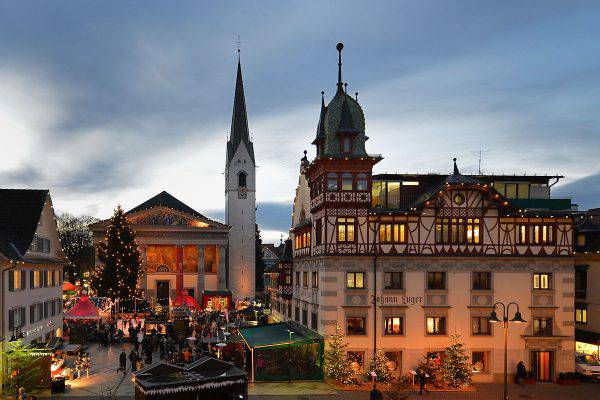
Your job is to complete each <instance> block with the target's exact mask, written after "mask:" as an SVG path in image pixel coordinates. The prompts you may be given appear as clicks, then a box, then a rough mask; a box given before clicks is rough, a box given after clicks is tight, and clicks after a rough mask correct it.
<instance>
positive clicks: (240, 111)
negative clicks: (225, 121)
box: [228, 49, 254, 161]
mask: <svg viewBox="0 0 600 400" xmlns="http://www.w3.org/2000/svg"><path fill="white" fill-rule="evenodd" d="M241 142H244V143H245V144H246V145H247V147H248V152H249V153H250V157H251V158H252V160H253V161H254V150H253V149H252V146H251V143H250V133H249V130H248V114H247V112H246V97H245V95H244V80H243V77H242V63H241V57H240V49H238V64H237V76H236V81H235V97H234V100H233V113H232V116H231V132H230V136H229V143H228V144H229V145H230V148H229V149H228V150H229V155H228V156H229V157H228V158H229V159H231V157H233V155H234V153H235V151H236V150H237V147H238V145H239V144H240V143H241Z"/></svg>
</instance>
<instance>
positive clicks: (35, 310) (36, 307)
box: [29, 303, 44, 324]
mask: <svg viewBox="0 0 600 400" xmlns="http://www.w3.org/2000/svg"><path fill="white" fill-rule="evenodd" d="M43 318H44V304H43V303H36V304H32V305H30V306H29V322H30V323H32V324H33V323H34V322H38V321H41V320H42V319H43Z"/></svg>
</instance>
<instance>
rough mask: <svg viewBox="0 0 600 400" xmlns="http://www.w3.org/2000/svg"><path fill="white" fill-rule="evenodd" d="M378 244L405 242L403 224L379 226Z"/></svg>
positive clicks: (404, 227)
mask: <svg viewBox="0 0 600 400" xmlns="http://www.w3.org/2000/svg"><path fill="white" fill-rule="evenodd" d="M379 242H380V243H404V242H406V225H405V224H381V225H380V226H379Z"/></svg>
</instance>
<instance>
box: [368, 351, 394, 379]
mask: <svg viewBox="0 0 600 400" xmlns="http://www.w3.org/2000/svg"><path fill="white" fill-rule="evenodd" d="M389 362H390V360H389V359H388V358H387V357H386V355H385V352H384V351H383V350H381V349H380V350H377V352H376V353H375V357H373V358H372V359H371V363H370V364H369V373H371V372H375V374H376V378H375V380H376V381H377V382H383V383H385V382H388V381H389V380H390V377H391V376H390V369H389V368H388V363H389Z"/></svg>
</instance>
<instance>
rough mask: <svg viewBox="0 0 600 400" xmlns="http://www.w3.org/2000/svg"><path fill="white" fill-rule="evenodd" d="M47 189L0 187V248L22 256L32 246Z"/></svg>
mask: <svg viewBox="0 0 600 400" xmlns="http://www.w3.org/2000/svg"><path fill="white" fill-rule="evenodd" d="M47 196H48V190H28V189H0V252H1V253H2V254H4V255H5V256H6V257H8V258H10V259H21V258H22V257H23V255H24V254H25V253H26V252H27V250H28V249H29V246H31V243H32V242H33V236H34V235H35V232H36V230H37V226H38V222H39V221H40V216H41V214H42V210H43V208H44V202H45V201H46V197H47Z"/></svg>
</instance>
